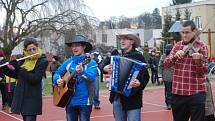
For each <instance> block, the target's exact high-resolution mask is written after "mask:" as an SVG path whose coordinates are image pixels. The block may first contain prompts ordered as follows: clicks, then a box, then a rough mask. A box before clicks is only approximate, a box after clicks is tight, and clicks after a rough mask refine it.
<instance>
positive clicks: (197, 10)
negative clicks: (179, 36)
mask: <svg viewBox="0 0 215 121" xmlns="http://www.w3.org/2000/svg"><path fill="white" fill-rule="evenodd" d="M177 10H179V12H180V14H181V19H182V20H183V19H184V18H185V11H188V12H189V13H190V20H193V21H194V22H195V24H196V26H197V27H198V28H199V29H200V30H202V33H201V34H200V38H201V39H202V40H204V41H205V43H206V44H207V45H208V46H209V48H211V50H210V52H211V55H212V56H214V55H215V0H207V1H200V2H194V3H189V4H181V5H174V6H168V7H163V8H162V25H163V24H164V16H165V15H171V16H172V21H175V18H176V13H177ZM209 29H210V30H211V32H212V33H211V39H209V36H208V30H209ZM209 54H210V53H209Z"/></svg>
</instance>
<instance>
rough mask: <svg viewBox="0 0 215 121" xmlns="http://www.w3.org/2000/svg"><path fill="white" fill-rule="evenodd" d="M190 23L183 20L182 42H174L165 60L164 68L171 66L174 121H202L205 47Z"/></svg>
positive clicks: (194, 26) (206, 50)
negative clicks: (172, 69) (172, 70)
mask: <svg viewBox="0 0 215 121" xmlns="http://www.w3.org/2000/svg"><path fill="white" fill-rule="evenodd" d="M197 33H198V30H197V28H196V25H195V23H194V22H193V21H189V20H188V21H184V22H183V23H182V28H181V37H182V40H181V41H179V42H177V43H176V44H175V45H174V46H173V49H172V51H171V52H170V54H169V55H168V56H167V57H166V59H165V61H164V67H165V68H170V67H172V66H174V72H173V81H172V94H173V96H172V114H173V119H174V121H188V120H189V119H190V121H204V120H205V99H206V91H207V89H206V74H207V70H208V48H207V45H206V44H205V43H204V42H203V41H201V40H200V39H199V37H197V36H196V34H197Z"/></svg>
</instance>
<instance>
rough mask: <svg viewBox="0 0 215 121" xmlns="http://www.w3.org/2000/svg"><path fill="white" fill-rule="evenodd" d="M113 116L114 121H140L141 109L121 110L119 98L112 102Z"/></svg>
mask: <svg viewBox="0 0 215 121" xmlns="http://www.w3.org/2000/svg"><path fill="white" fill-rule="evenodd" d="M113 115H114V118H115V121H141V109H133V110H128V111H125V110H122V104H121V102H120V98H117V99H115V100H114V101H113Z"/></svg>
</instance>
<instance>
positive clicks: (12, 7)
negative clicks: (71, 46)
mask: <svg viewBox="0 0 215 121" xmlns="http://www.w3.org/2000/svg"><path fill="white" fill-rule="evenodd" d="M0 7H1V8H0V9H1V10H2V11H5V17H4V25H3V28H2V30H1V34H0V35H1V36H0V41H1V43H2V44H3V50H4V51H5V52H6V53H7V54H10V53H11V51H12V49H13V48H14V47H15V46H16V45H18V44H19V43H20V42H21V41H22V38H23V37H25V36H29V35H32V34H35V33H40V32H41V31H44V30H52V31H56V32H58V33H64V31H65V30H70V29H73V30H75V31H80V30H89V31H90V30H91V29H92V26H91V25H92V24H91V23H96V22H95V21H96V19H95V18H92V17H90V16H87V15H85V14H83V11H84V10H85V5H84V4H83V3H82V2H81V1H80V0H0ZM84 32H86V31H84Z"/></svg>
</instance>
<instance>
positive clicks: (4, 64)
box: [0, 53, 39, 68]
mask: <svg viewBox="0 0 215 121" xmlns="http://www.w3.org/2000/svg"><path fill="white" fill-rule="evenodd" d="M38 54H39V53H35V54H32V55H29V56H25V57H23V58H19V59H16V61H21V60H25V59H27V58H30V57H33V56H35V55H38ZM8 64H9V62H6V63H3V64H1V65H0V68H1V67H3V66H6V65H8Z"/></svg>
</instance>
